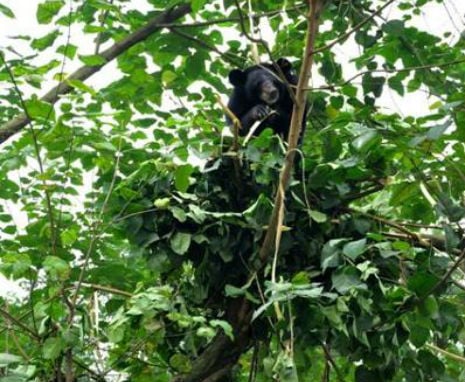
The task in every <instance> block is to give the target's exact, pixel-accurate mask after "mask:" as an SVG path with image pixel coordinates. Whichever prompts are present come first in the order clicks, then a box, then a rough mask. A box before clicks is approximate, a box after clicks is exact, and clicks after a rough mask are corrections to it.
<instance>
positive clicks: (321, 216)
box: [308, 210, 328, 223]
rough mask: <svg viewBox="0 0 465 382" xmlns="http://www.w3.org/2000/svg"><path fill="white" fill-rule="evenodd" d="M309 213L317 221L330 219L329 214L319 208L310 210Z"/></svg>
mask: <svg viewBox="0 0 465 382" xmlns="http://www.w3.org/2000/svg"><path fill="white" fill-rule="evenodd" d="M308 214H309V215H310V217H311V218H312V220H314V221H315V222H317V223H324V222H326V221H327V220H328V216H327V215H326V214H324V213H323V212H320V211H317V210H308Z"/></svg>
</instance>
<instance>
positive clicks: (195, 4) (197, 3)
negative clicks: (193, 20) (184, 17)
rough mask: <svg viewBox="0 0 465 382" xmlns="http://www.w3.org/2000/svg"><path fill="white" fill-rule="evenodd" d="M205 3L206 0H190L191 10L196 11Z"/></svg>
mask: <svg viewBox="0 0 465 382" xmlns="http://www.w3.org/2000/svg"><path fill="white" fill-rule="evenodd" d="M206 3H207V0H192V1H191V7H192V12H194V13H197V12H198V11H200V10H201V9H202V7H203V6H204V5H205V4H206Z"/></svg>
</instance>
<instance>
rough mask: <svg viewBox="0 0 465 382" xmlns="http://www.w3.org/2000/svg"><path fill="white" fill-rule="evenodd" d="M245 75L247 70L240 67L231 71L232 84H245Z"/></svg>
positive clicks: (230, 80) (230, 79)
mask: <svg viewBox="0 0 465 382" xmlns="http://www.w3.org/2000/svg"><path fill="white" fill-rule="evenodd" d="M245 77H246V74H245V72H243V71H242V70H239V69H234V70H231V71H230V72H229V82H231V85H234V86H240V85H243V84H245Z"/></svg>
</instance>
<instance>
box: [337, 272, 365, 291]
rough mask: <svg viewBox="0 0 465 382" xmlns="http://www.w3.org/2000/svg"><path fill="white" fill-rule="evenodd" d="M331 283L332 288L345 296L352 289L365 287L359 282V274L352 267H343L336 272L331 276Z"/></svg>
mask: <svg viewBox="0 0 465 382" xmlns="http://www.w3.org/2000/svg"><path fill="white" fill-rule="evenodd" d="M331 281H332V283H333V287H334V288H335V289H336V290H337V291H338V292H339V293H340V294H345V293H347V292H349V291H351V290H353V289H359V288H365V287H366V285H365V284H364V283H362V282H361V281H360V276H359V272H358V271H357V269H356V268H353V267H345V268H343V269H342V270H337V271H336V272H334V273H333V275H332V276H331Z"/></svg>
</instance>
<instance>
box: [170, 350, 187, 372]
mask: <svg viewBox="0 0 465 382" xmlns="http://www.w3.org/2000/svg"><path fill="white" fill-rule="evenodd" d="M170 365H171V367H173V369H175V370H176V371H178V372H180V373H189V371H190V370H191V369H192V364H191V361H190V359H189V357H186V356H185V355H184V354H180V353H178V354H174V355H173V356H171V358H170Z"/></svg>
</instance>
